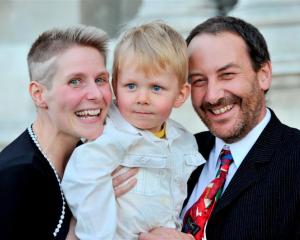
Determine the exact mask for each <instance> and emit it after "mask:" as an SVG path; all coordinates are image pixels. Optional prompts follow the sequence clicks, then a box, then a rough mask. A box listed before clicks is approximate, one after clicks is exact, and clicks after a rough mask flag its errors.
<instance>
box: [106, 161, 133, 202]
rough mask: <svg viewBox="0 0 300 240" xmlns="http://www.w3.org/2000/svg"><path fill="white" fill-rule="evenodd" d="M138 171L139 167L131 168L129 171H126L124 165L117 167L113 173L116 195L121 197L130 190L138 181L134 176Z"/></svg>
mask: <svg viewBox="0 0 300 240" xmlns="http://www.w3.org/2000/svg"><path fill="white" fill-rule="evenodd" d="M137 173H138V168H131V169H129V170H128V171H124V167H122V166H119V167H117V168H116V169H115V170H114V171H113V172H112V174H111V176H112V177H113V188H114V191H115V195H116V197H117V198H118V197H121V196H122V195H124V194H125V193H127V192H129V191H130V190H131V189H132V188H133V187H134V186H135V184H136V183H137V179H136V178H134V177H133V176H135V175H136V174H137Z"/></svg>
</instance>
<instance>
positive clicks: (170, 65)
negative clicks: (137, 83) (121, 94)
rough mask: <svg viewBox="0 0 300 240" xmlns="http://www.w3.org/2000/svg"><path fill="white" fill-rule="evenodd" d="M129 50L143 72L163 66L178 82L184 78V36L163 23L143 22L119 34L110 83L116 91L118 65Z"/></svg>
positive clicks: (185, 56)
mask: <svg viewBox="0 0 300 240" xmlns="http://www.w3.org/2000/svg"><path fill="white" fill-rule="evenodd" d="M130 54H133V56H134V58H135V59H136V61H137V62H138V64H139V68H140V69H142V70H143V71H144V72H145V73H146V75H148V74H155V73H158V72H159V71H161V70H166V71H170V72H173V73H174V74H175V75H176V76H177V78H178V81H179V85H180V86H181V85H183V84H184V83H186V82H187V78H188V57H187V46H186V43H185V40H184V39H183V37H182V36H181V35H180V34H179V33H178V32H177V31H175V30H174V29H173V28H171V27H170V26H168V25H167V24H165V23H162V22H158V21H155V22H150V23H146V24H143V25H140V26H136V27H133V28H131V29H129V30H128V31H126V32H125V33H124V34H123V35H121V37H120V39H119V41H118V43H117V45H116V48H115V52H114V62H113V72H112V86H113V90H114V92H115V94H116V85H117V81H118V72H119V70H120V66H121V64H122V62H123V61H124V59H126V57H128V55H130Z"/></svg>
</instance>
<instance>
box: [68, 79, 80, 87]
mask: <svg viewBox="0 0 300 240" xmlns="http://www.w3.org/2000/svg"><path fill="white" fill-rule="evenodd" d="M69 84H70V85H72V86H73V87H77V86H78V85H79V84H80V80H79V79H71V80H70V81H69Z"/></svg>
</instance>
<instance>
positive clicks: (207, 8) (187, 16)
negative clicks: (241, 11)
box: [129, 0, 217, 36]
mask: <svg viewBox="0 0 300 240" xmlns="http://www.w3.org/2000/svg"><path fill="white" fill-rule="evenodd" d="M216 14H217V4H216V2H215V1H211V0H189V1H184V0H163V1H161V0H143V1H142V3H141V6H140V8H139V11H138V13H137V15H136V16H135V18H134V19H133V20H132V21H130V23H129V24H139V23H144V22H148V21H151V20H163V21H165V22H166V23H168V24H170V25H171V26H173V27H174V28H176V30H178V31H179V32H181V33H182V34H183V35H184V36H186V35H187V34H188V33H189V32H190V30H191V29H192V28H193V27H195V26H196V25H198V24H199V23H201V22H202V21H204V20H206V19H207V18H208V17H211V16H215V15H216Z"/></svg>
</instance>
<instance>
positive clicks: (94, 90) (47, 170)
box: [0, 26, 134, 240]
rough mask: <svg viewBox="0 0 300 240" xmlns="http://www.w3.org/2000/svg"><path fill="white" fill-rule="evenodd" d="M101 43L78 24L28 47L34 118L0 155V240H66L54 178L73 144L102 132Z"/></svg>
mask: <svg viewBox="0 0 300 240" xmlns="http://www.w3.org/2000/svg"><path fill="white" fill-rule="evenodd" d="M106 45H107V35H106V34H105V33H104V32H103V31H102V30H100V29H97V28H94V27H86V26H77V27H72V28H66V29H54V30H50V31H46V32H44V33H43V34H42V35H40V36H39V37H38V39H37V40H36V41H35V42H34V43H33V45H32V47H31V49H30V51H29V54H28V58H27V60H28V66H29V74H30V84H29V92H30V95H31V97H32V99H33V102H34V104H35V106H36V112H37V116H36V119H35V121H34V122H33V124H32V125H31V126H29V127H28V129H27V130H25V131H24V132H23V133H22V134H21V135H20V136H19V137H18V138H17V139H16V140H15V141H13V142H12V143H11V144H10V145H8V146H7V147H6V148H5V149H4V150H3V151H2V152H1V153H0V196H1V197H0V203H1V209H0V234H1V239H6V240H9V239H43V240H46V239H66V236H67V233H68V230H69V223H70V219H71V213H70V210H69V208H68V206H67V203H66V201H65V198H64V195H63V193H62V191H61V188H60V181H61V178H62V176H63V173H64V169H65V166H66V164H67V161H68V159H69V157H70V154H71V153H72V151H73V150H74V148H75V147H76V145H77V144H78V143H80V139H82V138H84V139H88V140H92V139H95V138H96V137H98V136H99V135H100V134H101V133H102V130H103V124H104V120H105V117H106V114H107V110H108V106H109V104H110V102H111V90H110V86H109V75H108V72H107V70H106V67H105V63H106ZM128 176H129V175H128ZM120 180H121V181H123V179H118V181H117V182H115V184H116V185H118V182H119V181H120ZM132 183H133V182H132ZM133 184H134V183H133ZM129 188H130V186H129ZM119 191H120V192H118V191H116V194H117V195H118V194H121V193H122V192H123V191H127V190H126V189H121V190H119Z"/></svg>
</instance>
